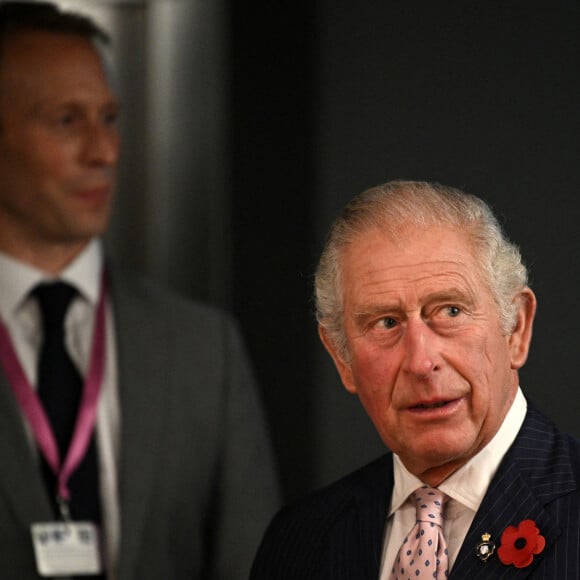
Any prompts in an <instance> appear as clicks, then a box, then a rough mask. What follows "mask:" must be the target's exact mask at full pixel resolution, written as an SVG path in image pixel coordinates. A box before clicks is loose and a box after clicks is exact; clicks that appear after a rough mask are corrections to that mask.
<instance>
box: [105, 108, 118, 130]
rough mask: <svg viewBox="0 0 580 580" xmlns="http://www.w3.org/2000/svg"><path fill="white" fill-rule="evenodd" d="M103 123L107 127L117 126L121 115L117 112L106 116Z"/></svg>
mask: <svg viewBox="0 0 580 580" xmlns="http://www.w3.org/2000/svg"><path fill="white" fill-rule="evenodd" d="M103 122H104V123H105V125H109V126H113V127H114V126H115V125H117V123H118V122H119V113H118V112H117V111H114V112H111V113H107V114H106V115H104V118H103Z"/></svg>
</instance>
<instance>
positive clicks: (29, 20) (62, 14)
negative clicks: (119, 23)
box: [0, 1, 110, 50]
mask: <svg viewBox="0 0 580 580" xmlns="http://www.w3.org/2000/svg"><path fill="white" fill-rule="evenodd" d="M35 31H42V32H54V33H56V34H70V35H75V36H80V37H82V38H86V39H87V40H90V41H100V42H102V43H104V44H109V42H110V37H109V35H108V34H107V32H105V31H104V30H103V29H102V28H101V27H100V26H98V25H97V24H96V23H95V22H93V20H91V19H90V18H89V17H87V16H84V15H82V14H78V13H75V12H66V11H63V10H61V9H60V8H59V7H58V6H56V5H55V4H53V3H51V2H19V1H7V2H1V3H0V50H1V48H2V45H3V43H4V40H5V39H6V38H7V37H8V36H12V35H15V34H19V33H23V32H35Z"/></svg>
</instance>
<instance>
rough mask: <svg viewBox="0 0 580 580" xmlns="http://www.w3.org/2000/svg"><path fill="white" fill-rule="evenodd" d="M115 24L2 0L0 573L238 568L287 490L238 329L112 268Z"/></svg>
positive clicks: (141, 574)
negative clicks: (108, 26) (104, 51)
mask: <svg viewBox="0 0 580 580" xmlns="http://www.w3.org/2000/svg"><path fill="white" fill-rule="evenodd" d="M105 40H106V34H105V33H104V32H103V31H102V30H100V29H99V28H97V27H96V25H95V24H94V23H93V22H92V21H90V20H88V19H87V18H85V17H82V16H79V15H73V14H68V13H63V12H61V11H59V10H58V9H57V8H56V7H55V6H53V5H51V4H48V3H32V2H30V3H28V2H22V3H20V2H5V3H1V4H0V316H1V324H0V359H1V360H0V362H1V364H2V371H3V372H2V373H1V375H0V415H1V419H0V424H1V425H2V436H1V437H0V474H1V475H0V575H1V576H2V577H3V578H10V579H18V580H29V579H30V580H32V579H36V578H39V577H41V576H43V577H44V576H50V577H69V576H74V577H76V576H78V577H82V578H108V579H109V580H112V579H120V580H125V579H126V580H146V579H152V580H153V579H156V580H158V579H161V578H164V579H165V578H168V579H169V578H199V579H200V580H201V579H203V580H206V579H218V578H219V579H223V580H225V579H228V580H231V579H232V578H238V579H242V578H247V574H248V571H249V566H250V562H251V558H252V556H253V553H254V552H255V549H256V546H257V543H258V540H259V537H260V535H261V534H262V532H263V529H264V527H265V524H266V523H267V519H268V518H269V516H271V513H272V511H273V509H274V508H275V507H276V504H277V486H276V481H275V477H274V474H273V462H272V456H271V450H270V446H269V443H268V439H267V434H266V430H265V428H264V421H263V417H262V413H261V410H260V402H259V400H258V396H257V392H256V388H255V385H254V381H253V378H252V375H251V371H250V369H249V365H248V361H247V358H246V355H245V353H244V350H243V346H242V344H241V342H240V338H239V335H238V332H237V330H236V328H235V325H234V324H233V323H232V321H231V320H230V318H229V317H228V316H227V315H225V314H224V313H222V312H219V311H217V310H214V309H212V308H209V307H207V306H203V305H200V304H196V303H192V302H189V301H186V300H184V299H181V298H178V297H176V296H174V295H172V294H170V293H169V292H167V291H166V290H163V289H160V288H158V287H156V286H155V285H152V284H150V283H148V282H144V281H141V280H136V279H134V278H132V277H130V276H127V275H126V274H125V273H124V272H122V271H120V270H119V269H118V268H117V267H116V266H115V264H114V263H113V261H112V260H111V259H110V257H109V256H105V252H104V250H103V245H102V243H101V241H100V236H101V234H103V232H104V231H105V228H106V227H107V224H108V221H109V215H110V212H111V205H112V201H113V194H114V189H115V173H116V168H117V163H118V159H119V134H118V128H117V117H118V110H119V105H118V102H117V98H116V96H115V95H114V94H113V92H112V90H111V87H110V84H109V82H108V79H107V76H106V73H105V69H104V67H103V61H102V60H101V57H100V52H99V50H100V48H98V47H100V46H101V45H102V44H103V42H104V41H105Z"/></svg>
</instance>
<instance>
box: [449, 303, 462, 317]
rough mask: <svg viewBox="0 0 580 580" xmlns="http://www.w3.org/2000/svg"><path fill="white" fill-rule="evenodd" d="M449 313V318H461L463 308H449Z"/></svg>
mask: <svg viewBox="0 0 580 580" xmlns="http://www.w3.org/2000/svg"><path fill="white" fill-rule="evenodd" d="M447 312H448V314H449V316H451V318H455V317H456V316H459V315H460V314H461V308H459V307H458V306H448V307H447Z"/></svg>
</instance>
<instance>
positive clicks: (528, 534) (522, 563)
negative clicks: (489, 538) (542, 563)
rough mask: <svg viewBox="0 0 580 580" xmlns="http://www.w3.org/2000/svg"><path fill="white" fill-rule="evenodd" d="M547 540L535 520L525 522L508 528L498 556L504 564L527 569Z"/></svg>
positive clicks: (502, 536) (502, 538)
mask: <svg viewBox="0 0 580 580" xmlns="http://www.w3.org/2000/svg"><path fill="white" fill-rule="evenodd" d="M545 546H546V539H545V538H544V536H542V535H540V530H539V529H538V527H537V526H536V522H534V520H524V521H523V522H520V524H519V525H518V526H517V527H516V526H508V527H507V528H506V529H505V530H504V532H503V534H502V535H501V546H500V547H499V548H498V550H497V555H498V556H499V559H500V560H501V563H502V564H505V565H506V566H508V565H509V564H513V565H514V566H515V567H516V568H525V567H526V566H529V565H530V564H531V563H532V562H533V561H534V555H537V554H539V553H540V552H542V550H543V549H544V547H545Z"/></svg>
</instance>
